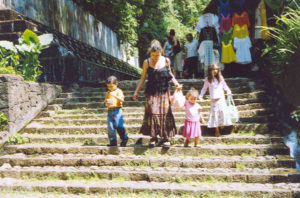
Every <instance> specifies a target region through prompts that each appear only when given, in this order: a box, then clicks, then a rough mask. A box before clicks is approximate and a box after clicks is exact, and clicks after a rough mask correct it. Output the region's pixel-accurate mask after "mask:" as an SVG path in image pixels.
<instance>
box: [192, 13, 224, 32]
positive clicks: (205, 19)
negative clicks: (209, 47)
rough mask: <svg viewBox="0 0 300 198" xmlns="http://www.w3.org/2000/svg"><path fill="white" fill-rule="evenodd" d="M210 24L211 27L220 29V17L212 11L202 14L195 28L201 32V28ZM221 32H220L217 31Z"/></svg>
mask: <svg viewBox="0 0 300 198" xmlns="http://www.w3.org/2000/svg"><path fill="white" fill-rule="evenodd" d="M206 26H210V27H215V28H216V30H217V31H218V30H219V27H220V25H219V19H218V16H216V15H214V14H211V13H206V14H203V15H201V16H200V18H199V21H198V23H197V25H196V27H195V30H196V31H197V32H198V33H200V32H201V29H202V28H204V27H206ZM217 33H219V32H217Z"/></svg>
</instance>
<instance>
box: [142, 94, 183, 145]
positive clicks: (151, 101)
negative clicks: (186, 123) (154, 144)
mask: <svg viewBox="0 0 300 198" xmlns="http://www.w3.org/2000/svg"><path fill="white" fill-rule="evenodd" d="M140 133H142V134H143V135H147V136H151V137H152V138H156V137H157V136H159V137H161V138H162V139H164V140H167V141H169V138H172V137H173V136H175V135H176V134H177V130H176V125H175V119H174V116H173V113H172V110H171V105H170V100H169V92H166V93H165V94H161V95H149V94H148V95H147V94H146V100H145V114H144V120H143V125H142V127H141V129H140Z"/></svg>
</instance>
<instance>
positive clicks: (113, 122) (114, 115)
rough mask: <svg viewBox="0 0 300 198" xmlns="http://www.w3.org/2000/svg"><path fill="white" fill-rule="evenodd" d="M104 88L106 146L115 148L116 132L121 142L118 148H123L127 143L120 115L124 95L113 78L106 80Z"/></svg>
mask: <svg viewBox="0 0 300 198" xmlns="http://www.w3.org/2000/svg"><path fill="white" fill-rule="evenodd" d="M106 86H107V88H108V92H106V95H105V100H104V102H105V105H106V106H107V108H108V113H107V131H108V138H109V142H110V143H109V144H108V145H107V146H117V135H116V130H117V131H118V133H119V136H120V138H121V140H122V141H121V144H120V146H122V147H125V146H126V144H127V141H128V136H127V134H126V131H125V127H124V121H123V114H122V104H123V102H124V95H123V92H122V90H121V89H119V88H118V79H117V78H116V77H115V76H110V77H108V78H107V80H106Z"/></svg>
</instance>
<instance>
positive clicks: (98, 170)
mask: <svg viewBox="0 0 300 198" xmlns="http://www.w3.org/2000/svg"><path fill="white" fill-rule="evenodd" d="M5 165H6V166H7V164H5ZM0 177H1V178H4V177H8V178H15V179H24V178H29V179H30V178H36V179H39V180H47V179H48V178H49V177H50V178H51V177H55V178H57V179H61V180H72V177H77V178H81V179H90V178H91V177H92V178H97V179H108V180H110V179H113V178H118V177H122V178H123V179H125V180H127V181H148V182H177V183H182V182H184V181H195V180H197V181H198V182H199V181H200V182H205V181H207V180H216V181H224V182H246V183H282V182H291V183H297V182H300V173H299V172H297V170H296V169H287V168H275V169H256V168H254V169H249V168H247V169H235V168H232V169H219V168H217V169H207V168H168V167H165V168H161V167H128V166H127V167H113V166H102V167H96V166H93V167H85V166H79V167H70V166H56V167H52V166H47V167H38V166H31V167H20V166H15V167H11V168H1V167H0Z"/></svg>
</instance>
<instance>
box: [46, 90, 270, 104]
mask: <svg viewBox="0 0 300 198" xmlns="http://www.w3.org/2000/svg"><path fill="white" fill-rule="evenodd" d="M259 98H262V99H263V98H265V93H264V92H262V91H257V92H252V93H243V94H233V99H234V100H235V99H259ZM104 99H105V95H104V94H103V95H99V96H92V97H76V96H74V97H72V98H56V99H55V100H54V101H53V102H52V103H53V104H64V103H66V102H103V101H104ZM139 100H145V97H144V96H142V97H140V98H139ZM125 101H133V100H132V95H130V96H128V95H127V96H125ZM198 102H200V101H198Z"/></svg>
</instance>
